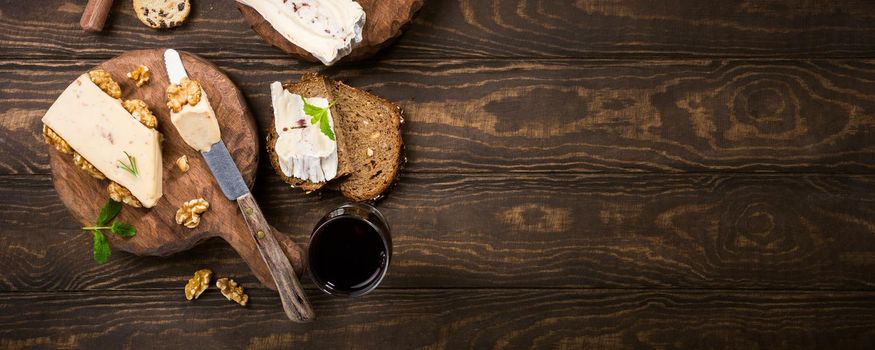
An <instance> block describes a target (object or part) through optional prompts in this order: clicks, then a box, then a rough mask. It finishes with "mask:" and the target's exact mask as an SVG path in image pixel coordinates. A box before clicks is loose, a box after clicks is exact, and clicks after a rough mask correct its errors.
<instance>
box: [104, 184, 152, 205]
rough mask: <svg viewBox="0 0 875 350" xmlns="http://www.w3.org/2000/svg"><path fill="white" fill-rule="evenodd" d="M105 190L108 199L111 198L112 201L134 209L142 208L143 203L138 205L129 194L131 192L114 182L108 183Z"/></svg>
mask: <svg viewBox="0 0 875 350" xmlns="http://www.w3.org/2000/svg"><path fill="white" fill-rule="evenodd" d="M106 190H107V191H108V192H109V198H112V200H114V201H116V202H122V203H124V204H127V205H130V206H132V207H135V208H139V207H142V206H143V203H140V201H139V200H138V199H137V198H136V197H134V195H133V194H131V191H129V190H128V189H127V188H125V187H124V186H122V185H119V184H118V183H116V182H115V181H110V182H109V186H107V187H106Z"/></svg>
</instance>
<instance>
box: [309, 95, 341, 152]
mask: <svg viewBox="0 0 875 350" xmlns="http://www.w3.org/2000/svg"><path fill="white" fill-rule="evenodd" d="M301 101H304V114H306V115H309V116H310V117H311V118H310V124H312V125H316V124H319V130H321V131H322V133H323V134H325V136H328V138H329V139H331V141H334V131H332V130H331V123H330V122H329V120H328V111H329V110H330V109H331V106H334V104H335V103H337V100H334V101H332V102H331V103H330V104H329V105H328V107H325V108H322V107H318V106H316V105H313V104H310V103H309V102H307V99H305V98H304V96H301Z"/></svg>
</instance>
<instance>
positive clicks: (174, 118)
mask: <svg viewBox="0 0 875 350" xmlns="http://www.w3.org/2000/svg"><path fill="white" fill-rule="evenodd" d="M170 121H171V122H173V126H175V127H176V130H177V131H179V135H180V136H182V140H184V141H185V143H187V144H188V145H189V146H191V147H192V148H194V149H196V150H198V151H201V152H209V151H210V148H211V147H212V146H213V144H214V143H216V142H219V141H221V140H222V132H221V131H220V130H219V121H218V120H216V113H215V112H213V107H211V106H210V100H209V99H208V98H207V93H206V92H205V91H203V90H201V98H200V101H198V103H196V104H195V105H194V106H191V105H188V104H186V105H183V106H182V109H180V110H179V112H174V111H173V110H171V111H170Z"/></svg>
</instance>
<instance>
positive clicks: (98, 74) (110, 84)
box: [88, 69, 122, 98]
mask: <svg viewBox="0 0 875 350" xmlns="http://www.w3.org/2000/svg"><path fill="white" fill-rule="evenodd" d="M88 78H90V79H91V82H93V83H94V85H97V87H99V88H100V89H101V90H103V92H105V93H106V94H107V95H109V96H110V97H112V98H121V97H122V88H120V87H119V86H118V83H116V82H115V80H112V75H110V74H109V72H107V71H105V70H103V69H95V70H93V71H90V72H88Z"/></svg>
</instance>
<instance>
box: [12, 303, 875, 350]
mask: <svg viewBox="0 0 875 350" xmlns="http://www.w3.org/2000/svg"><path fill="white" fill-rule="evenodd" d="M249 294H250V304H249V305H247V307H245V308H243V307H240V306H239V305H236V304H233V303H231V302H229V301H227V300H225V299H224V298H223V297H222V296H221V295H219V294H218V293H216V291H215V290H208V291H207V292H205V293H204V294H203V295H202V296H201V297H200V299H198V300H196V301H194V302H188V301H186V300H185V299H184V298H183V296H182V291H181V290H180V291H137V292H87V293H81V292H72V293H0V305H4V311H5V312H3V313H0V347H4V348H12V349H16V348H30V347H48V348H52V347H64V348H112V347H120V346H121V347H125V348H144V349H154V348H162V349H163V348H167V349H179V348H186V347H190V346H191V344H197V347H204V348H244V347H246V348H253V349H288V348H294V349H326V348H362V349H375V348H388V349H397V348H405V349H408V348H423V349H487V348H490V349H491V348H494V349H517V348H537V349H542V348H547V349H553V348H559V349H587V348H598V349H621V348H648V349H674V348H708V349H772V348H785V347H786V348H794V349H818V348H824V347H827V348H841V349H846V348H847V349H865V348H870V347H872V346H873V345H875V330H873V328H872V324H873V323H875V313H873V312H872V310H873V309H875V293H872V292H826V293H823V292H821V293H811V292H780V291H778V292H756V293H747V292H738V291H716V292H712V291H659V290H654V291H624V290H594V291H590V290H567V291H566V290H551V291H543V290H405V291H377V292H376V293H375V294H372V295H369V296H367V297H364V298H361V299H338V298H331V297H327V296H324V295H320V296H319V297H317V298H315V300H314V305H315V307H316V309H317V312H319V313H320V315H325V316H324V317H322V318H321V319H320V320H319V321H318V322H313V323H308V324H303V325H302V324H293V323H290V322H289V321H288V320H285V315H283V313H282V309H281V308H280V305H279V300H278V299H277V297H276V296H275V295H273V294H270V293H266V292H265V291H252V292H250V293H249ZM134 305H136V307H134Z"/></svg>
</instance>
